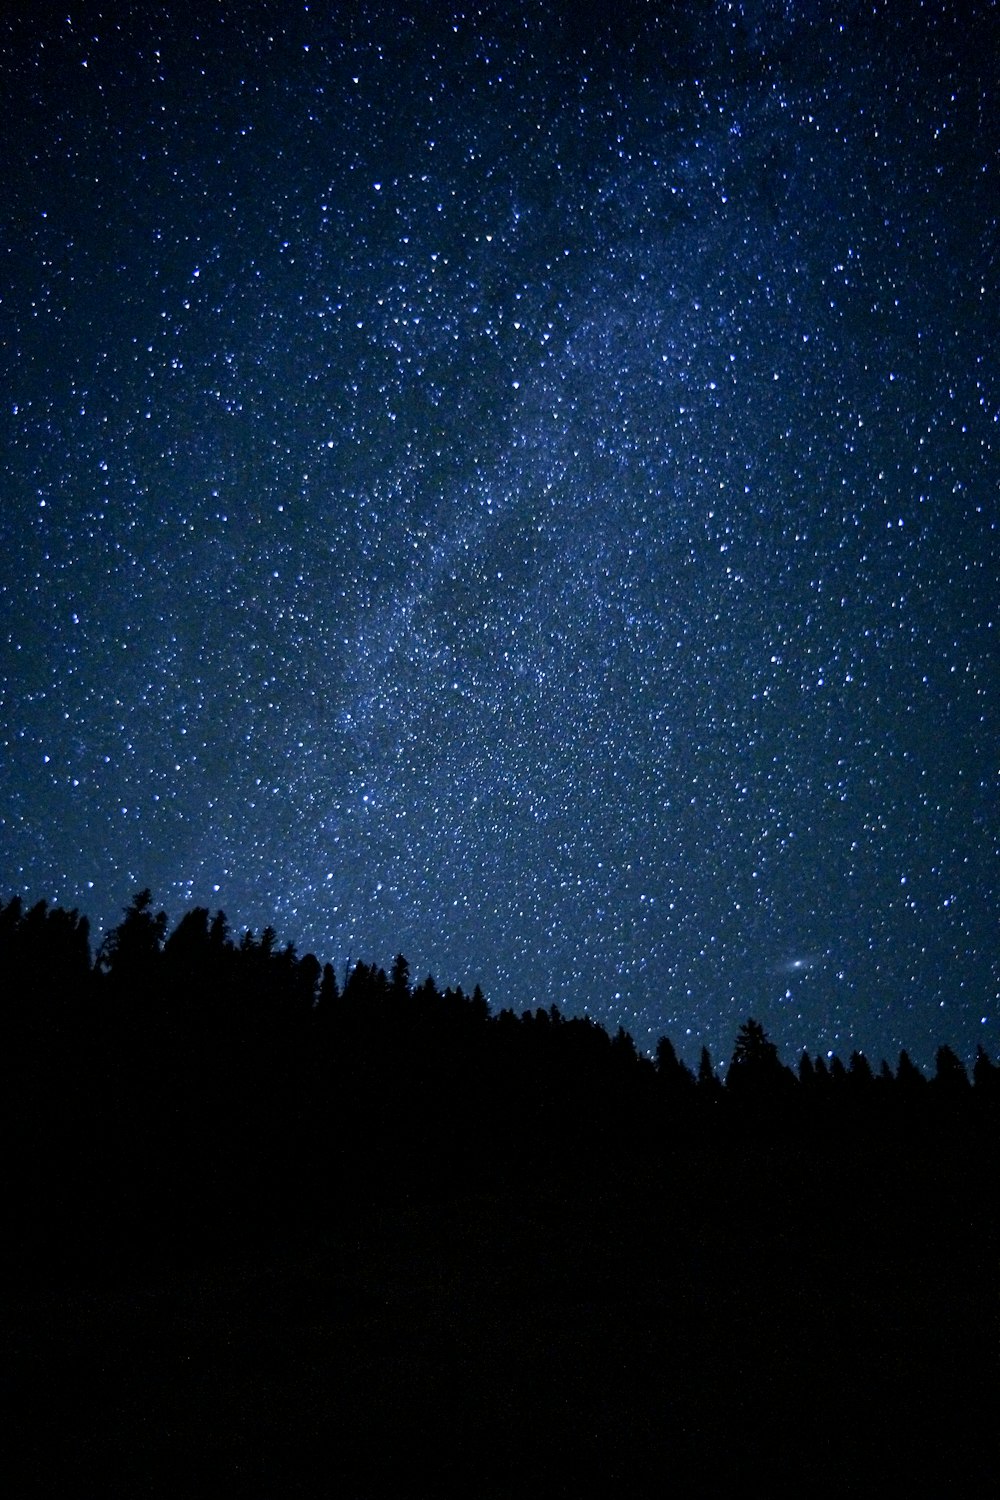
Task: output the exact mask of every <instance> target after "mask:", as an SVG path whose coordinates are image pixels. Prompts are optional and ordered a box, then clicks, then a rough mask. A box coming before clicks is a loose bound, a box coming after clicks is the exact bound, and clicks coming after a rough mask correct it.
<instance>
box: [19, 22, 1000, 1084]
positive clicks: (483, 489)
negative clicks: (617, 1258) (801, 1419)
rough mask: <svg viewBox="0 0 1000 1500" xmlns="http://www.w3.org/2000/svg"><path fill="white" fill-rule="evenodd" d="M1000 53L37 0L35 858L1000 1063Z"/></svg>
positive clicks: (718, 26)
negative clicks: (978, 1052) (984, 1055)
mask: <svg viewBox="0 0 1000 1500" xmlns="http://www.w3.org/2000/svg"><path fill="white" fill-rule="evenodd" d="M12 10H13V11H15V12H17V14H14V15H12V14H11V11H12ZM998 38H1000V13H998V9H997V6H996V5H995V4H992V3H982V4H980V5H979V6H978V7H977V6H975V5H968V4H962V5H954V4H947V3H934V0H931V3H927V4H923V5H921V4H917V3H911V0H896V3H891V4H889V3H886V4H872V3H868V4H864V5H861V4H836V3H833V0H827V3H824V4H805V3H801V4H800V3H798V0H787V3H770V0H756V3H746V4H738V3H708V0H704V3H696V0H692V3H687V4H682V5H676V6H669V5H663V4H659V5H654V4H648V5H644V4H633V3H630V0H625V3H617V0H616V3H613V4H606V5H601V6H594V7H593V9H592V13H591V11H589V10H588V7H586V6H582V5H579V4H557V3H554V0H553V3H548V4H542V3H515V0H511V3H505V4H490V3H487V4H483V5H481V6H469V7H463V6H460V5H459V6H451V5H448V4H443V3H435V4H426V5H424V4H367V5H366V4H360V3H355V4H351V5H336V4H323V3H319V0H314V3H310V4H303V3H301V0H299V3H297V4H292V3H254V4H236V3H230V0H221V3H218V0H203V3H201V4H198V5H190V6H187V5H183V4H179V3H172V0H165V3H161V4H156V3H145V4H142V5H135V6H131V5H128V4H124V3H122V4H114V3H110V0H109V3H107V4H77V3H74V0H65V3H64V4H63V5H61V6H53V5H48V4H34V3H33V4H31V5H28V4H24V5H20V6H17V7H9V8H8V9H7V12H6V18H5V19H4V20H3V21H2V22H0V101H2V109H3V120H4V125H3V132H4V153H3V172H2V183H3V187H2V194H0V212H2V215H3V228H2V240H0V277H2V281H0V289H2V305H0V318H2V323H0V330H2V347H3V360H4V367H3V385H2V401H3V406H2V436H0V444H2V446H0V472H2V491H0V495H2V500H0V533H2V537H0V540H2V554H0V688H2V708H0V884H2V891H0V896H2V899H8V898H9V897H10V896H12V895H13V894H15V893H17V892H21V893H22V894H23V895H24V896H25V897H26V898H27V899H28V900H31V901H35V900H39V899H41V898H43V897H44V898H47V899H48V900H50V901H54V902H59V903H60V904H62V905H66V906H78V907H79V908H80V909H81V910H82V911H84V912H86V913H87V914H88V915H90V916H91V918H92V919H93V920H94V922H95V924H96V926H97V928H98V929H100V928H101V927H105V926H107V925H109V924H112V923H114V922H115V921H117V920H118V918H119V915H120V911H121V908H122V906H123V905H124V904H125V903H126V902H127V901H128V900H129V899H130V898H131V896H132V895H133V893H134V892H135V891H136V890H137V889H138V888H140V887H142V886H149V887H151V888H152V890H153V893H154V900H155V901H156V904H157V906H164V907H165V908H166V909H167V911H168V914H169V916H170V918H171V921H172V922H173V921H175V920H176V919H177V918H178V917H179V916H180V915H181V913H182V912H183V911H184V910H186V909H188V908H189V907H190V906H193V905H196V904H197V905H204V906H208V907H210V908H211V909H212V910H215V909H216V908H217V907H221V908H223V909H224V910H225V911H226V913H227V915H228V916H229V918H230V921H231V923H232V924H233V927H234V928H235V929H236V930H237V933H238V932H239V930H241V929H243V928H246V927H247V926H250V927H253V928H254V929H255V930H257V931H259V930H260V929H261V928H262V927H263V926H264V925H265V924H266V923H272V922H273V924H274V925H275V926H276V928H277V930H278V936H279V940H280V941H281V942H286V941H291V942H294V943H295V944H296V946H297V948H298V950H299V951H300V952H302V951H306V950H308V949H311V950H312V951H314V952H315V953H316V954H317V956H318V957H319V958H320V959H321V960H327V959H329V960H332V961H334V962H335V963H336V965H337V967H338V972H340V973H342V972H343V965H344V964H345V963H346V962H347V961H348V959H351V960H357V959H365V960H366V961H374V962H377V963H380V964H384V965H386V966H388V964H389V963H390V962H391V959H392V957H393V955H394V954H395V953H396V952H397V951H398V950H400V949H401V950H402V951H403V952H404V953H405V954H406V955H407V957H408V958H409V960H410V963H411V966H412V970H413V973H414V975H415V976H416V977H420V976H422V975H424V974H426V973H427V972H428V971H430V972H433V974H434V975H435V977H436V978H437V980H438V981H439V983H440V984H442V985H444V984H463V985H465V986H466V987H469V988H471V986H472V985H473V984H475V983H476V982H477V981H478V982H480V983H481V984H482V986H483V989H484V991H485V993H486V995H487V997H488V998H489V999H490V1001H491V1002H492V1004H493V1006H494V1008H500V1007H503V1006H507V1005H510V1006H513V1007H515V1008H516V1009H518V1010H520V1009H523V1008H524V1007H526V1006H529V1005H530V1006H532V1007H534V1006H536V1005H545V1006H548V1005H550V1004H551V1003H553V1002H555V1003H557V1004H558V1005H559V1006H560V1007H563V1008H564V1009H565V1010H567V1011H568V1012H570V1013H572V1014H579V1013H582V1012H584V1011H586V1012H587V1013H589V1014H591V1015H593V1016H594V1017H595V1018H596V1019H599V1020H601V1021H602V1022H603V1023H604V1024H606V1025H607V1026H608V1027H609V1028H610V1029H615V1028H616V1027H617V1026H618V1025H619V1024H623V1025H625V1026H626V1027H627V1028H628V1029H629V1030H631V1031H632V1033H633V1035H634V1036H635V1038H636V1041H637V1043H638V1044H639V1046H640V1047H642V1048H645V1049H650V1048H652V1047H653V1046H654V1045H655V1041H656V1038H657V1037H658V1036H659V1035H661V1034H662V1033H666V1034H668V1035H669V1036H670V1037H671V1039H672V1040H673V1041H674V1042H675V1044H676V1045H677V1047H678V1049H679V1050H680V1051H681V1052H682V1053H683V1055H685V1056H686V1057H688V1058H689V1059H696V1057H697V1051H698V1048H699V1047H700V1045H701V1044H702V1043H706V1044H707V1045H708V1046H710V1047H711V1049H712V1051H713V1054H714V1055H715V1056H716V1057H717V1059H718V1060H720V1061H721V1060H724V1059H725V1058H727V1057H728V1055H729V1053H730V1052H731V1050H732V1043H733V1038H734V1035H735V1031H736V1027H737V1025H738V1024H739V1022H740V1021H741V1020H742V1019H744V1018H745V1017H746V1016H747V1015H748V1014H750V1015H755V1016H757V1017H758V1018H759V1019H760V1020H761V1021H762V1022H763V1023H764V1025H765V1027H766V1028H767V1030H768V1032H769V1033H770V1034H771V1035H772V1036H773V1038H774V1040H775V1041H777V1042H778V1043H779V1045H780V1046H781V1048H782V1051H783V1055H784V1056H785V1057H786V1059H787V1060H794V1054H795V1051H796V1050H797V1049H799V1048H800V1047H802V1046H803V1045H807V1046H808V1047H809V1049H810V1051H812V1052H816V1051H819V1050H827V1049H834V1050H836V1051H838V1052H839V1053H840V1054H841V1055H842V1056H845V1057H846V1055H847V1054H848V1052H849V1051H850V1050H851V1049H852V1048H853V1047H857V1046H859V1047H862V1048H863V1049H864V1050H865V1051H866V1052H867V1053H868V1054H869V1056H870V1057H871V1058H872V1060H873V1062H877V1061H878V1059H879V1058H880V1057H881V1056H882V1055H886V1056H888V1057H889V1058H890V1060H892V1061H894V1060H895V1056H896V1054H897V1053H898V1051H899V1048H900V1047H907V1048H908V1049H909V1050H910V1052H911V1055H912V1056H913V1057H914V1060H915V1061H917V1062H918V1063H921V1064H922V1065H924V1066H927V1065H928V1064H929V1063H930V1062H931V1060H932V1057H933V1050H934V1047H935V1046H936V1045H937V1044H938V1043H941V1042H947V1043H949V1044H950V1045H951V1046H953V1047H954V1048H955V1049H956V1050H957V1051H958V1052H959V1053H960V1054H961V1055H962V1056H964V1057H965V1058H966V1059H968V1058H970V1057H971V1056H972V1054H973V1053H974V1051H975V1046H976V1043H977V1042H980V1041H981V1042H982V1043H983V1045H984V1046H985V1047H986V1048H987V1050H988V1051H989V1052H990V1054H991V1055H993V1056H995V1055H996V1054H997V1052H998V1050H1000V1026H998V992H1000V945H998V931H997V901H996V894H997V865H998V842H1000V817H998V772H1000V714H998V676H1000V673H998V649H997V648H998V627H997V623H996V622H997V602H998V595H1000V583H998V574H1000V558H998V553H1000V548H998V542H1000V534H998V512H1000V491H998V480H1000V463H998V438H1000V422H998V411H1000V392H998V382H997V358H996V356H997V346H998V341H997V332H998V320H997V309H998V306H1000V302H998V284H997V281H998V278H997V253H998V233H997V217H998V209H1000V193H998V175H997V166H998V142H1000V111H998V108H997V102H998V98H1000V85H998V79H1000V47H998Z"/></svg>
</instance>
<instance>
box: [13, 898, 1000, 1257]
mask: <svg viewBox="0 0 1000 1500" xmlns="http://www.w3.org/2000/svg"><path fill="white" fill-rule="evenodd" d="M0 976H2V984H3V993H4V994H5V997H6V1004H5V1010H4V1027H5V1033H6V1040H7V1048H6V1052H7V1058H8V1074H9V1084H8V1094H9V1100H10V1104H11V1106H12V1119H13V1122H14V1126H13V1132H12V1135H11V1137H10V1143H9V1155H10V1160H11V1166H12V1175H13V1178H14V1182H15V1199H16V1196H17V1191H18V1184H19V1190H20V1192H21V1195H22V1198H21V1202H22V1209H23V1214H22V1220H21V1223H22V1227H23V1229H24V1230H25V1233H26V1241H25V1244H26V1246H27V1245H30V1244H34V1246H35V1249H36V1250H37V1249H38V1248H39V1246H38V1241H39V1240H44V1239H48V1240H50V1241H51V1239H52V1237H53V1235H57V1236H58V1235H64V1236H65V1237H68V1238H69V1239H70V1240H73V1239H75V1238H76V1237H80V1236H82V1238H83V1239H84V1240H86V1239H87V1237H88V1235H89V1236H90V1237H91V1238H92V1239H93V1238H95V1237H96V1238H97V1239H98V1240H102V1236H104V1235H105V1232H106V1228H107V1225H108V1224H109V1223H112V1222H113V1223H115V1224H117V1225H118V1226H119V1229H120V1230H121V1233H122V1235H123V1237H124V1239H125V1240H131V1241H132V1242H134V1240H135V1237H136V1236H139V1237H142V1236H143V1235H144V1234H156V1235H163V1234H174V1233H176V1232H178V1226H184V1232H185V1233H194V1232H196V1230H195V1226H197V1225H204V1224H205V1223H208V1222H214V1223H219V1222H221V1221H222V1220H225V1221H227V1222H228V1223H229V1224H230V1227H231V1228H232V1227H235V1226H236V1225H237V1223H240V1222H243V1221H244V1219H245V1216H246V1215H247V1214H248V1213H249V1214H252V1215H254V1216H255V1217H256V1219H257V1220H258V1221H259V1220H260V1219H261V1217H262V1216H263V1217H270V1218H271V1219H273V1220H274V1221H275V1222H278V1221H281V1222H282V1223H287V1222H288V1221H289V1220H290V1219H293V1218H294V1217H295V1216H296V1214H300V1213H302V1212H304V1211H306V1212H311V1211H312V1210H311V1208H307V1207H306V1206H307V1205H312V1204H315V1203H316V1202H317V1201H318V1200H319V1199H320V1198H322V1197H324V1196H327V1197H328V1196H329V1194H330V1193H331V1192H334V1193H335V1194H338V1195H341V1196H342V1197H345V1198H351V1197H354V1198H357V1197H358V1196H362V1197H363V1196H365V1195H372V1194H376V1195H377V1194H380V1193H386V1192H388V1193H392V1192H397V1191H404V1190H405V1191H406V1192H410V1191H419V1192H439V1191H450V1190H451V1189H452V1188H454V1187H455V1186H461V1185H462V1184H466V1185H471V1184H474V1183H476V1182H477V1181H479V1180H481V1179H483V1177H484V1174H485V1175H486V1176H491V1177H492V1178H493V1179H504V1180H506V1181H514V1180H516V1181H521V1180H523V1178H524V1177H525V1176H526V1175H527V1176H531V1175H532V1174H536V1175H537V1174H545V1173H546V1172H549V1173H551V1172H553V1171H558V1172H559V1173H560V1174H562V1176H563V1177H565V1176H566V1175H567V1174H570V1175H572V1174H573V1173H574V1172H577V1173H585V1172H594V1171H602V1170H605V1171H606V1170H611V1171H614V1172H618V1171H620V1170H622V1169H623V1165H626V1166H631V1165H634V1164H635V1163H636V1162H637V1161H641V1160H644V1161H646V1162H647V1163H652V1162H654V1160H659V1155H661V1154H662V1152H663V1150H666V1149H672V1148H675V1147H676V1145H677V1143H678V1142H680V1141H686V1142H688V1143H692V1142H693V1143H696V1144H699V1145H701V1146H703V1145H704V1143H705V1142H711V1141H712V1140H720V1139H722V1138H723V1137H725V1138H726V1139H727V1140H728V1139H729V1138H730V1136H731V1135H732V1132H733V1131H735V1132H736V1133H737V1135H740V1134H741V1133H744V1134H745V1132H746V1131H747V1130H750V1131H751V1133H752V1132H753V1131H756V1132H757V1134H758V1136H761V1133H763V1136H764V1137H769V1138H771V1139H774V1140H779V1141H795V1142H799V1143H801V1142H803V1141H807V1140H809V1141H812V1142H813V1143H816V1142H820V1143H825V1146H824V1149H826V1147H828V1146H830V1145H831V1144H836V1145H837V1149H839V1147H840V1144H842V1142H843V1141H844V1140H845V1139H847V1138H853V1139H855V1140H857V1141H859V1142H861V1141H865V1142H867V1141H869V1140H871V1139H872V1138H873V1133H874V1135H876V1136H877V1135H878V1134H879V1132H881V1134H882V1135H883V1136H884V1137H885V1138H886V1139H887V1140H888V1139H902V1138H904V1137H905V1138H907V1139H911V1138H912V1139H916V1138H917V1137H918V1136H919V1137H920V1139H921V1140H922V1141H923V1142H924V1143H926V1141H927V1139H928V1138H930V1137H932V1136H933V1135H934V1133H935V1132H936V1133H937V1134H941V1133H942V1132H951V1133H952V1134H954V1132H955V1131H956V1130H957V1131H959V1132H960V1133H962V1132H965V1133H966V1134H968V1133H970V1132H971V1133H972V1135H973V1136H975V1135H976V1134H977V1133H979V1134H981V1133H982V1131H983V1130H984V1128H986V1127H992V1126H993V1125H994V1124H995V1122H996V1118H997V1114H998V1111H1000V1067H998V1066H997V1064H996V1063H995V1062H994V1061H992V1060H991V1059H990V1058H989V1057H988V1056H987V1055H986V1053H985V1052H984V1051H983V1049H982V1048H980V1050H979V1054H978V1056H977V1058H976V1062H975V1065H974V1067H973V1069H972V1077H971V1078H970V1077H969V1075H968V1073H967V1072H966V1069H965V1068H964V1066H963V1065H962V1062H961V1060H960V1059H959V1058H958V1057H957V1056H956V1054H955V1053H954V1052H953V1051H952V1050H951V1049H950V1048H949V1047H947V1046H942V1047H940V1048H939V1049H938V1052H937V1059H936V1069H935V1073H934V1076H933V1077H932V1078H930V1079H928V1078H927V1077H925V1075H924V1074H923V1073H922V1072H921V1071H920V1070H919V1069H918V1068H916V1066H915V1065H914V1064H913V1063H912V1061H911V1060H910V1058H909V1057H908V1055H907V1053H906V1052H905V1051H904V1052H902V1053H901V1054H900V1057H899V1060H898V1063H897V1066H896V1069H895V1070H893V1069H892V1068H890V1067H889V1066H888V1064H887V1063H885V1062H883V1063H882V1064H881V1066H880V1067H879V1068H878V1069H877V1070H875V1069H873V1068H872V1067H871V1065H870V1064H869V1062H868V1061H867V1059H866V1058H865V1057H864V1056H863V1054H862V1053H860V1052H854V1053H852V1054H851V1056H850V1058H849V1060H848V1062H847V1064H846V1065H845V1064H844V1063H842V1062H841V1061H840V1060H839V1059H837V1058H836V1057H834V1058H824V1057H823V1056H821V1055H820V1056H816V1057H814V1058H812V1057H810V1056H809V1055H808V1053H803V1055H802V1057H801V1058H800V1059H799V1062H798V1066H797V1068H796V1069H795V1070H794V1071H793V1070H792V1069H791V1068H789V1067H788V1066H787V1065H785V1064H784V1063H783V1062H782V1061H781V1059H780V1057H779V1055H778V1050H777V1047H776V1046H775V1044H774V1043H773V1042H772V1041H771V1040H770V1039H769V1038H768V1036H767V1034H766V1032H765V1030H764V1028H763V1026H762V1025H761V1024H760V1022H759V1021H757V1020H755V1019H753V1018H749V1019H747V1020H746V1021H745V1022H744V1023H743V1024H742V1025H741V1026H740V1028H739V1031H738V1033H737V1037H736V1042H735V1047H734V1051H733V1055H732V1058H731V1060H730V1062H729V1064H728V1067H727V1068H725V1070H720V1069H719V1068H718V1067H717V1066H716V1064H715V1063H714V1061H713V1059H712V1058H711V1056H710V1054H709V1052H708V1050H707V1048H706V1049H703V1050H702V1054H701V1060H700V1064H699V1067H698V1069H697V1071H696V1072H695V1071H693V1070H692V1069H691V1068H689V1067H688V1066H687V1064H686V1063H685V1062H683V1061H682V1060H681V1059H680V1058H679V1057H678V1055H677V1052H676V1050H675V1048H674V1047H673V1044H672V1043H671V1042H670V1040H669V1039H668V1038H667V1037H662V1038H661V1039H660V1041H659V1042H658V1044H657V1048H656V1054H655V1058H654V1059H652V1060H651V1059H649V1058H647V1057H645V1056H643V1055H641V1054H640V1052H639V1051H638V1049H637V1048H636V1045H635V1042H634V1040H633V1038H632V1037H631V1036H630V1035H629V1034H628V1032H627V1031H625V1030H624V1028H621V1027H619V1029H618V1031H617V1033H616V1034H615V1035H613V1036H612V1035H610V1034H609V1033H608V1032H607V1031H606V1030H605V1028H604V1027H603V1026H601V1025H600V1024H598V1023H597V1022H595V1021H594V1020H592V1019H591V1018H589V1017H586V1016H576V1017H567V1016H565V1015H564V1014H563V1013H562V1012H561V1011H559V1009H558V1008H557V1007H556V1006H550V1007H549V1008H547V1009H546V1008H542V1007H539V1008H536V1009H535V1010H527V1011H525V1012H524V1013H523V1014H522V1015H520V1016H518V1015H516V1014H515V1013H514V1012H513V1011H511V1010H509V1009H505V1010H501V1011H499V1013H497V1014H493V1013H491V1010H490V1007H489V1005H488V1004H487V1001H486V999H485V997H484V995H483V994H482V991H481V990H480V989H479V987H478V986H477V987H476V988H475V989H474V990H473V992H472V993H471V994H467V993H466V992H465V991H464V990H463V989H462V988H460V987H449V988H446V989H444V990H442V989H440V988H439V987H438V985H437V983H436V981H435V980H434V978H433V977H431V976H428V977H427V978H425V979H423V980H421V981H418V982H414V980H413V978H412V976H411V974H410V969H409V965H408V964H407V961H406V959H405V958H404V957H403V956H402V955H398V956H397V958H396V959H395V961H394V963H393V964H392V965H391V968H390V970H389V972H388V973H386V971H385V970H384V969H383V968H380V967H378V966H376V965H372V964H366V963H363V962H359V963H356V964H355V965H354V966H353V968H351V969H350V971H349V973H347V975H346V976H345V981H344V983H343V984H340V983H339V982H338V978H337V975H336V973H335V971H334V969H333V967H332V966H331V965H330V964H329V963H327V964H321V963H320V961H319V960H318V959H317V958H316V957H315V956H314V955H313V954H311V953H306V954H302V955H299V954H298V953H297V952H296V950H295V948H294V946H293V945H291V944H287V945H285V946H284V947H282V946H281V945H280V944H279V942H278V939H277V935H276V933H275V931H274V929H273V928H271V927H266V928H265V929H264V930H263V932H261V933H260V934H259V935H256V934H254V933H253V932H252V931H246V932H244V933H242V935H240V936H237V935H235V934H234V933H232V932H231V931H230V928H229V925H228V923H227V920H226V918H225V916H224V914H223V913H222V912H221V911H220V912H216V913H215V914H214V915H213V914H212V913H210V912H209V911H208V909H207V908H204V907H196V908H194V909H193V910H190V911H188V912H186V913H185V914H184V915H183V916H182V917H181V919H180V920H179V922H178V923H177V925H176V926H175V927H174V928H173V929H172V930H168V923H167V918H166V915H165V913H164V912H162V911H156V910H155V909H154V905H153V900H152V896H151V893H150V892H149V891H141V892H140V893H138V894H137V895H136V896H135V897H134V898H133V900H132V902H131V903H130V904H129V906H128V907H127V908H126V909H125V912H124V915H123V918H122V920H121V922H120V923H119V924H118V925H117V926H116V927H114V928H112V929H111V930H110V931H109V932H108V933H107V934H106V935H105V936H104V938H103V940H102V941H101V942H100V944H99V945H98V947H97V951H96V954H95V955H93V956H92V953H91V944H90V927H89V923H88V921H87V918H86V917H84V916H81V915H80V914H79V913H78V912H77V911H75V910H73V911H66V910H63V909H61V908H59V907H49V906H47V905H46V903H44V902H40V903H38V904H36V905H34V906H32V907H30V908H27V909H26V908H25V907H24V905H23V903H22V902H21V901H20V899H19V898H16V897H15V898H14V899H13V900H11V901H10V902H8V904H7V905H5V906H0ZM720 1133H721V1135H720ZM570 1143H571V1144H570ZM40 1199H44V1201H45V1203H46V1205H47V1206H46V1210H45V1212H44V1214H41V1215H39V1214H37V1213H36V1214H35V1215H34V1217H33V1216H32V1213H31V1212H29V1211H28V1209H27V1207H26V1205H30V1204H36V1203H37V1202H38V1201H39V1200H40ZM253 1205H256V1206H255V1207H253ZM126 1220H128V1221H129V1223H130V1225H131V1227H130V1228H128V1229H127V1230H125V1229H123V1228H122V1225H123V1224H124V1222H125V1221H126ZM33 1225H34V1228H33V1227H32V1226H33ZM153 1225H155V1226H156V1228H155V1230H154V1229H153V1228H152V1226H153ZM33 1234H34V1235H35V1238H34V1239H33V1238H32V1235H33ZM102 1242H103V1240H102ZM32 1253H34V1252H32Z"/></svg>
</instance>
